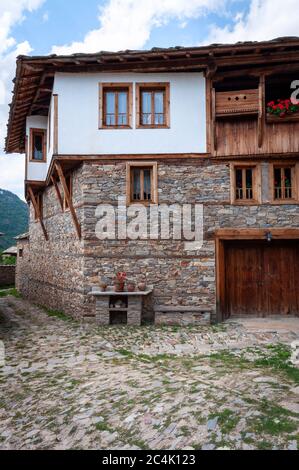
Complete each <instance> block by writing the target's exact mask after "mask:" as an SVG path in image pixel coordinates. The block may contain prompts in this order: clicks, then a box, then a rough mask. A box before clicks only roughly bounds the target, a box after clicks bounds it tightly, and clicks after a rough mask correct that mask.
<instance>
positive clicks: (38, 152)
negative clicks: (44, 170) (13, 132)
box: [30, 129, 46, 163]
mask: <svg viewBox="0 0 299 470" xmlns="http://www.w3.org/2000/svg"><path fill="white" fill-rule="evenodd" d="M30 161H33V162H43V163H44V162H46V131H45V130H43V129H31V130H30Z"/></svg>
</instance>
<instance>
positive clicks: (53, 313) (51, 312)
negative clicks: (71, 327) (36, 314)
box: [43, 308, 74, 322]
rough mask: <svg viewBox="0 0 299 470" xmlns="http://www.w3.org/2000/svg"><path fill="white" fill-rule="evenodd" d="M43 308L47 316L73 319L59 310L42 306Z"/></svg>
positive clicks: (67, 320) (70, 320) (66, 319)
mask: <svg viewBox="0 0 299 470" xmlns="http://www.w3.org/2000/svg"><path fill="white" fill-rule="evenodd" d="M43 310H44V311H45V312H46V314H47V315H48V316H49V317H55V318H58V319H59V320H62V321H66V322H72V321H74V320H73V319H72V318H71V317H69V316H68V315H66V314H65V313H64V312H60V311H59V310H52V309H50V308H43Z"/></svg>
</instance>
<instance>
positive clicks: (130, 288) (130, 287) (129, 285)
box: [127, 282, 136, 292]
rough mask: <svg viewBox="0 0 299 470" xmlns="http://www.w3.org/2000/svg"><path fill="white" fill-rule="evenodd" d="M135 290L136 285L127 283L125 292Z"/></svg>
mask: <svg viewBox="0 0 299 470" xmlns="http://www.w3.org/2000/svg"><path fill="white" fill-rule="evenodd" d="M135 289H136V284H135V283H134V282H128V284H127V291H128V292H134V291H135Z"/></svg>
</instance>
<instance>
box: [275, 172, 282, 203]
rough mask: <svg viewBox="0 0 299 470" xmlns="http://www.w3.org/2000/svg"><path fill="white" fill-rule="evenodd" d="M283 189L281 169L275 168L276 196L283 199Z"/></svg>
mask: <svg viewBox="0 0 299 470" xmlns="http://www.w3.org/2000/svg"><path fill="white" fill-rule="evenodd" d="M281 197H282V190H281V169H280V168H275V169H274V198H275V199H281Z"/></svg>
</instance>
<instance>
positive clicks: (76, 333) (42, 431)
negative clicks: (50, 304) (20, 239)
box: [0, 297, 299, 450]
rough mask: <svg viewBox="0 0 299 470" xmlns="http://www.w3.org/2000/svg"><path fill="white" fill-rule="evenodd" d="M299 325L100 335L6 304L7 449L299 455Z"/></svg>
mask: <svg viewBox="0 0 299 470" xmlns="http://www.w3.org/2000/svg"><path fill="white" fill-rule="evenodd" d="M298 337H299V319H296V320H292V319H290V320H289V321H287V320H286V321H283V320H279V319H278V320H275V321H273V322H271V321H270V320H265V321H261V320H258V321H256V322H250V321H246V320H244V321H242V320H240V321H234V322H228V323H225V324H221V325H216V326H211V327H208V326H205V327H203V326H197V327H170V326H168V327H154V326H144V327H141V328H129V327H125V326H124V327H109V328H108V327H98V326H96V325H90V324H89V325H82V324H80V323H77V322H74V321H71V320H68V319H67V318H65V317H64V315H63V314H59V313H58V312H49V311H48V312H47V311H45V310H44V309H41V308H39V307H37V306H34V305H32V304H30V303H29V302H26V301H24V300H22V299H16V298H14V297H4V298H0V339H1V340H2V341H3V343H4V347H5V363H4V364H2V367H1V364H0V449H207V450H209V449H290V450H296V449H297V445H298V444H299V440H298V423H299V407H298V396H299V383H298V380H299V370H298V369H296V368H295V367H293V366H292V365H291V364H290V362H289V351H290V344H291V343H292V341H294V340H296V339H298Z"/></svg>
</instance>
